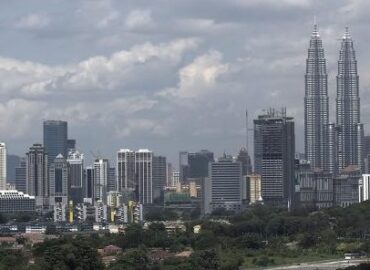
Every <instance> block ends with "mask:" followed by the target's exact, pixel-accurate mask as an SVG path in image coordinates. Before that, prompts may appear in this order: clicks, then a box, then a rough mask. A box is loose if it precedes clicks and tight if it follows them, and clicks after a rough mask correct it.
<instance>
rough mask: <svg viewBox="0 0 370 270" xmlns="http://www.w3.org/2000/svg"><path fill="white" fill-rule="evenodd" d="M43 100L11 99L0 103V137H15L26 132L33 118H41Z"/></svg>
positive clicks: (43, 105)
mask: <svg viewBox="0 0 370 270" xmlns="http://www.w3.org/2000/svg"><path fill="white" fill-rule="evenodd" d="M45 108H46V103H45V102H39V101H30V100H25V99H12V100H9V101H7V102H4V103H0V115H1V117H0V130H1V136H2V138H17V137H22V136H25V134H27V132H28V131H29V130H30V128H32V125H33V123H34V122H33V121H34V119H36V118H37V119H42V114H43V111H44V110H45Z"/></svg>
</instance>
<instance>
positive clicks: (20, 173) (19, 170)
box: [15, 158, 27, 193]
mask: <svg viewBox="0 0 370 270" xmlns="http://www.w3.org/2000/svg"><path fill="white" fill-rule="evenodd" d="M26 164H27V162H26V158H21V159H20V161H19V164H18V167H16V168H15V188H16V189H17V190H18V191H21V192H23V193H27V189H26V178H27V172H26V168H27V165H26Z"/></svg>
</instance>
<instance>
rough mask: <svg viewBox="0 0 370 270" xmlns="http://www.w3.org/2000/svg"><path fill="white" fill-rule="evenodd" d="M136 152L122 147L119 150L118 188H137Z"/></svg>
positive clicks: (121, 189)
mask: <svg viewBox="0 0 370 270" xmlns="http://www.w3.org/2000/svg"><path fill="white" fill-rule="evenodd" d="M135 188H136V176H135V152H134V151H131V150H130V149H120V150H119V151H118V152H117V190H118V191H123V190H135Z"/></svg>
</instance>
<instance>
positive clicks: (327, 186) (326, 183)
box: [296, 163, 334, 209]
mask: <svg viewBox="0 0 370 270" xmlns="http://www.w3.org/2000/svg"><path fill="white" fill-rule="evenodd" d="M296 179H297V184H298V189H297V190H296V191H297V193H298V198H297V200H298V204H299V205H300V206H301V207H306V208H311V209H312V208H317V209H320V208H327V207H332V206H333V196H334V190H333V175H332V174H331V173H328V172H325V171H324V170H322V169H319V168H316V169H311V166H310V164H309V163H306V164H299V165H298V166H297V168H296Z"/></svg>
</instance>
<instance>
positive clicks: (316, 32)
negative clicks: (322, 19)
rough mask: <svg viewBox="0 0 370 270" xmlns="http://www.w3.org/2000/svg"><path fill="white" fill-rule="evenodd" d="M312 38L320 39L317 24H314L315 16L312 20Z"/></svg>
mask: <svg viewBox="0 0 370 270" xmlns="http://www.w3.org/2000/svg"><path fill="white" fill-rule="evenodd" d="M311 36H312V37H316V38H318V37H320V34H319V29H318V26H317V23H316V16H315V17H314V19H313V30H312V35H311Z"/></svg>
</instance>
